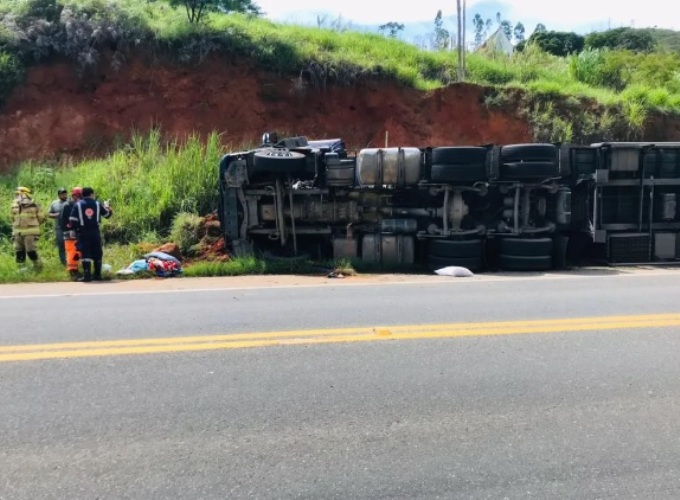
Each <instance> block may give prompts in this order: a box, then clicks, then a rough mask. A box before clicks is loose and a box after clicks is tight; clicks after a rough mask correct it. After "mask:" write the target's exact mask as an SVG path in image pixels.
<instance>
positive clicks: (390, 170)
mask: <svg viewBox="0 0 680 500" xmlns="http://www.w3.org/2000/svg"><path fill="white" fill-rule="evenodd" d="M421 168H422V153H421V151H420V149H418V148H384V149H381V148H367V149H362V150H361V151H359V154H358V155H357V166H356V177H357V184H358V185H360V186H361V187H374V188H380V187H383V186H396V187H408V186H415V185H417V184H418V181H419V180H420V172H421Z"/></svg>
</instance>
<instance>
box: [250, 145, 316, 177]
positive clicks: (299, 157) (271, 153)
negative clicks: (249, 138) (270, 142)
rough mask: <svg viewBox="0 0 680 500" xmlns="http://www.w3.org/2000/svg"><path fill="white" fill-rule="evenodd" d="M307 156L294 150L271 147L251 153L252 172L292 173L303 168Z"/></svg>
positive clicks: (305, 164)
mask: <svg viewBox="0 0 680 500" xmlns="http://www.w3.org/2000/svg"><path fill="white" fill-rule="evenodd" d="M306 166H307V157H306V156H305V155H304V154H302V153H298V152H296V151H289V150H287V149H278V148H271V149H265V150H261V151H256V152H255V153H254V154H253V172H252V173H253V174H292V173H298V172H302V171H304V170H305V168H306Z"/></svg>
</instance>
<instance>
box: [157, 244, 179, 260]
mask: <svg viewBox="0 0 680 500" xmlns="http://www.w3.org/2000/svg"><path fill="white" fill-rule="evenodd" d="M152 252H163V253H166V254H168V255H172V256H173V257H174V258H176V259H177V260H182V252H180V250H179V246H178V245H176V244H175V243H165V244H163V245H161V246H159V247H156V248H154V249H153V250H152Z"/></svg>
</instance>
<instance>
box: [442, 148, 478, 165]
mask: <svg viewBox="0 0 680 500" xmlns="http://www.w3.org/2000/svg"><path fill="white" fill-rule="evenodd" d="M487 153H488V150H487V149H486V148H479V147H467V146H460V147H447V148H433V149H432V164H433V165H435V164H437V163H443V164H447V165H468V164H471V163H472V164H474V163H486V156H487Z"/></svg>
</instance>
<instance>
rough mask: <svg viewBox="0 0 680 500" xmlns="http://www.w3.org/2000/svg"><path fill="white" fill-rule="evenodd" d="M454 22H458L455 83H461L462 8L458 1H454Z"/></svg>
mask: <svg viewBox="0 0 680 500" xmlns="http://www.w3.org/2000/svg"><path fill="white" fill-rule="evenodd" d="M456 12H457V14H458V15H457V16H456V21H458V43H457V47H456V49H457V51H458V69H457V71H456V73H457V74H456V76H457V81H459V82H462V81H463V50H462V47H461V45H462V44H463V13H462V8H461V5H460V0H456Z"/></svg>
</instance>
